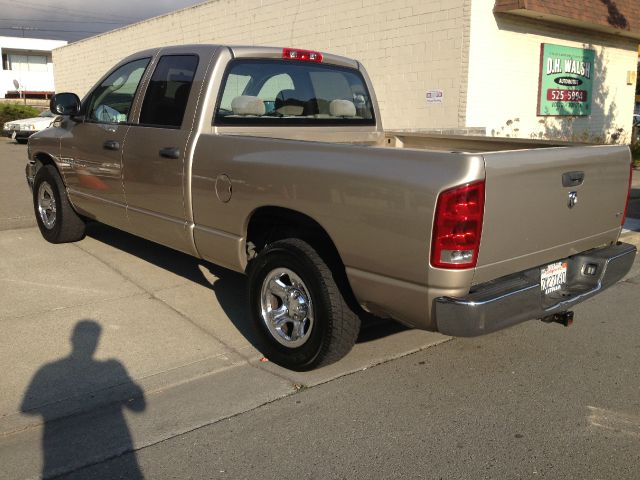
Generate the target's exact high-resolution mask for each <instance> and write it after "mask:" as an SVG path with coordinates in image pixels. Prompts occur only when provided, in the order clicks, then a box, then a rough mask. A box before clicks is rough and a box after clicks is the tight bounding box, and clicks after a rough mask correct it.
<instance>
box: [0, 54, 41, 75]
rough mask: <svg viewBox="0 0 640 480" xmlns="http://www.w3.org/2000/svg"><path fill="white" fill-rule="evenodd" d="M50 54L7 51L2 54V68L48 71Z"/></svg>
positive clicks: (22, 70) (18, 70) (16, 70)
mask: <svg viewBox="0 0 640 480" xmlns="http://www.w3.org/2000/svg"><path fill="white" fill-rule="evenodd" d="M50 63H51V56H50V55H46V54H27V53H23V52H8V53H3V54H2V68H3V69H4V70H12V71H15V72H48V71H49V64H50Z"/></svg>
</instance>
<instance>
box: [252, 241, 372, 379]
mask: <svg viewBox="0 0 640 480" xmlns="http://www.w3.org/2000/svg"><path fill="white" fill-rule="evenodd" d="M249 297H250V303H251V311H252V316H253V321H254V327H255V328H256V330H257V332H258V334H259V336H260V338H261V339H262V340H263V343H264V344H265V350H266V351H265V354H266V356H267V357H268V358H269V359H270V360H272V361H273V362H275V363H277V364H279V365H282V366H284V367H286V368H290V369H292V370H311V369H313V368H315V367H319V366H324V365H328V364H330V363H333V362H335V361H337V360H339V359H340V358H342V357H343V356H345V355H346V354H347V353H349V351H350V350H351V349H352V348H353V345H354V344H355V341H356V338H357V336H358V333H359V331H360V318H359V317H358V316H357V315H356V314H355V313H354V312H353V311H352V310H351V309H350V308H349V306H348V305H347V303H346V302H345V300H344V297H343V295H342V293H341V292H340V290H339V288H338V286H337V284H336V282H335V280H334V278H333V274H332V272H331V270H330V269H329V267H328V266H327V264H326V263H325V262H324V260H322V258H321V257H320V256H319V255H318V253H317V252H316V251H315V250H314V249H313V248H312V247H311V246H310V245H309V244H308V243H306V242H304V241H302V240H299V239H295V238H290V239H286V240H280V241H278V242H275V243H273V244H271V245H269V246H267V247H266V248H265V249H264V250H263V251H262V252H261V253H260V254H259V255H258V257H257V258H256V259H255V260H253V262H252V264H251V266H250V271H249Z"/></svg>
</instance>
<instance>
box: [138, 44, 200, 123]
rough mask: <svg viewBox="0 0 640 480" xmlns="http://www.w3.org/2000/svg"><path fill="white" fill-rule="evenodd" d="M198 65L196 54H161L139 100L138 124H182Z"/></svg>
mask: <svg viewBox="0 0 640 480" xmlns="http://www.w3.org/2000/svg"><path fill="white" fill-rule="evenodd" d="M197 67H198V57H197V55H166V56H164V57H162V58H160V61H159V62H158V66H157V67H156V69H155V71H154V72H153V76H152V77H151V81H150V82H149V86H148V87H147V92H146V94H145V96H144V101H143V102H142V110H141V112H140V125H146V126H157V127H169V128H177V127H180V126H181V125H182V120H183V117H184V112H185V110H186V109H187V102H188V100H189V94H190V92H191V85H192V84H193V77H194V76H195V74H196V69H197Z"/></svg>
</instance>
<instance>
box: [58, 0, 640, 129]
mask: <svg viewBox="0 0 640 480" xmlns="http://www.w3.org/2000/svg"><path fill="white" fill-rule="evenodd" d="M494 3H495V2H494V0H392V1H389V0H324V1H322V2H317V1H313V0H260V1H258V0H212V1H210V2H208V3H204V4H201V5H197V6H194V7H190V8H186V9H184V10H180V11H178V12H175V13H172V14H168V15H165V16H161V17H157V18H155V19H151V20H148V21H145V22H141V23H139V24H136V25H132V26H129V27H126V28H123V29H120V30H116V31H113V32H110V33H106V34H103V35H99V36H97V37H93V38H90V39H86V40H83V41H80V42H77V43H74V44H71V45H68V46H66V47H63V48H59V49H57V50H54V53H53V59H54V64H55V81H56V91H63V90H67V91H75V92H76V93H78V94H80V95H83V94H84V93H86V92H87V90H88V89H89V88H90V87H91V86H92V85H93V83H94V82H95V81H97V80H98V78H99V77H100V76H102V75H103V74H104V73H106V72H107V71H108V70H109V69H110V68H111V67H112V66H113V65H114V64H115V63H116V62H118V61H119V60H120V59H122V58H123V57H125V56H127V55H129V54H131V53H134V52H136V51H139V50H144V49H146V48H153V47H158V46H163V45H176V44H184V43H222V44H236V45H270V46H283V47H284V46H292V47H300V48H309V49H314V50H321V51H325V52H330V53H335V54H338V55H345V56H348V57H353V58H356V59H358V60H360V61H361V62H362V63H363V64H364V65H365V67H366V68H367V71H368V72H369V74H370V76H371V79H372V81H373V84H374V88H375V90H376V94H377V96H378V100H379V103H380V109H381V112H382V120H383V125H384V127H385V128H386V129H410V128H421V129H430V128H434V129H435V128H438V129H447V128H465V127H485V128H486V129H487V133H488V134H489V135H491V133H492V131H493V132H495V133H496V134H500V135H507V134H509V135H511V136H520V137H527V138H528V137H531V136H536V137H537V136H538V135H539V134H540V133H542V134H546V135H548V136H556V137H557V136H564V137H566V138H567V139H571V137H572V136H573V137H574V138H576V139H586V138H587V137H591V139H593V138H595V137H597V136H604V135H606V134H607V132H609V131H611V130H612V129H614V128H623V129H624V131H625V133H627V132H629V131H630V130H631V112H632V109H633V103H634V99H633V95H634V86H628V85H626V72H627V70H634V69H635V65H636V62H637V50H636V48H637V44H634V43H633V42H632V41H630V40H625V39H622V38H618V39H616V38H614V37H611V36H605V35H603V34H598V33H595V32H588V31H582V30H572V29H571V28H569V27H564V26H558V25H556V26H550V25H545V24H542V23H540V22H536V21H531V20H525V19H521V18H517V17H505V16H501V17H495V16H494V14H493V4H494ZM543 42H547V43H556V44H561V45H567V46H576V47H583V46H589V48H594V49H595V50H596V52H597V53H598V56H599V57H598V58H599V59H600V61H601V64H602V65H603V66H604V68H603V69H602V70H601V71H600V75H599V76H597V77H596V79H595V85H594V92H596V91H599V92H600V93H601V98H600V107H599V108H597V109H594V114H593V115H592V116H591V117H586V118H575V119H568V118H565V119H562V120H560V121H559V122H558V121H557V120H556V119H554V118H548V119H547V120H546V123H544V124H541V123H539V121H540V120H541V117H537V116H536V113H537V112H536V108H537V94H538V68H539V56H540V43H543ZM605 70H606V71H605ZM433 89H441V90H443V91H444V95H445V99H444V102H443V103H442V104H435V105H434V104H432V105H427V103H426V99H425V94H426V91H427V90H433ZM558 118H559V117H558ZM515 119H519V121H518V122H515V123H514V124H512V125H511V126H506V125H505V124H506V123H507V121H509V120H512V121H513V120H515ZM503 127H505V128H504V129H503ZM515 128H517V129H518V131H517V132H515V131H514V130H515Z"/></svg>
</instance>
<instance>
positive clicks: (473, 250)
mask: <svg viewBox="0 0 640 480" xmlns="http://www.w3.org/2000/svg"><path fill="white" fill-rule="evenodd" d="M483 214H484V180H483V181H480V182H474V183H468V184H466V185H461V186H459V187H455V188H452V189H450V190H445V191H444V192H442V193H441V194H440V196H439V197H438V203H437V205H436V215H435V219H434V222H433V240H432V244H431V265H433V266H434V267H439V268H472V267H475V266H476V263H477V261H478V250H479V248H480V236H481V235H482V216H483Z"/></svg>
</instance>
